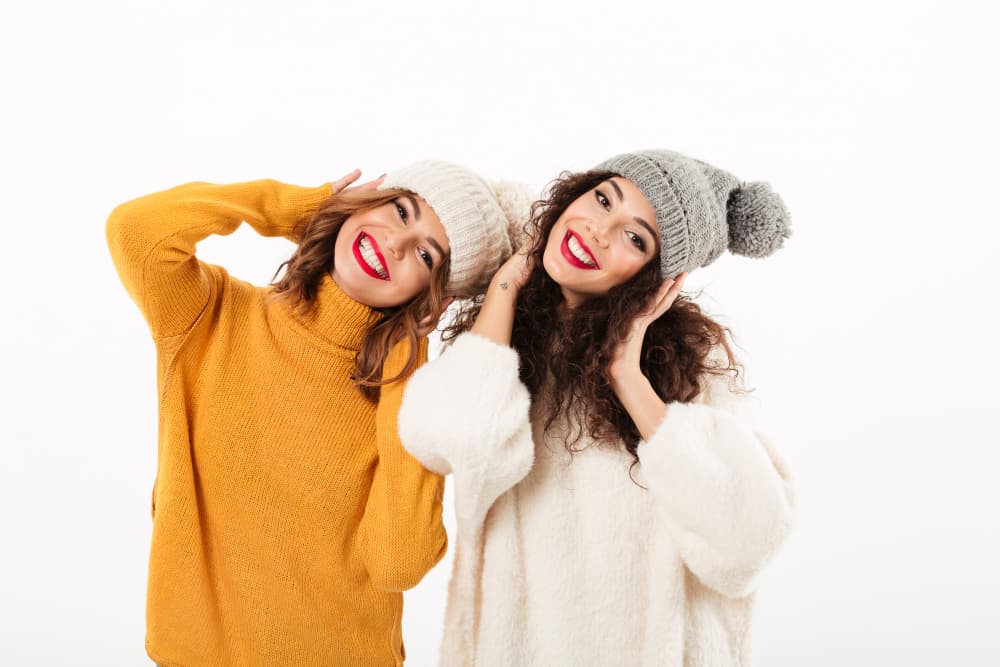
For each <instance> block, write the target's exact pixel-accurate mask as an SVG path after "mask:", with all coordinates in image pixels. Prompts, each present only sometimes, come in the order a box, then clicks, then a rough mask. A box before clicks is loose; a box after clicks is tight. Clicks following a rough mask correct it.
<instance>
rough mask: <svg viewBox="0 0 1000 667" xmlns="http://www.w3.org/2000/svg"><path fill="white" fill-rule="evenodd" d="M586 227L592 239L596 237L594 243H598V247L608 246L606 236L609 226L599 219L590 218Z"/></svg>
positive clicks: (585, 224)
mask: <svg viewBox="0 0 1000 667" xmlns="http://www.w3.org/2000/svg"><path fill="white" fill-rule="evenodd" d="M584 227H586V229H587V233H588V234H590V237H591V238H592V239H594V243H596V244H597V245H598V247H601V248H607V247H608V239H607V236H606V234H607V228H606V226H605V225H603V224H601V222H600V221H599V220H595V219H593V218H589V219H588V220H587V222H586V223H584Z"/></svg>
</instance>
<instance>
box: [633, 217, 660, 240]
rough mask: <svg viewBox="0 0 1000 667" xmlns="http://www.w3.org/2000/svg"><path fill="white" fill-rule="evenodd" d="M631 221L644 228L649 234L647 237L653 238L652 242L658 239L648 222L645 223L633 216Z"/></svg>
mask: <svg viewBox="0 0 1000 667" xmlns="http://www.w3.org/2000/svg"><path fill="white" fill-rule="evenodd" d="M633 220H635V221H636V222H638V223H639V224H640V225H642V226H643V227H645V228H646V231H647V232H649V235H650V236H652V237H653V240H654V241H655V240H657V239H658V238H659V236H658V235H657V233H656V232H654V231H653V226H652V225H651V224H649V223H648V222H646V221H645V220H643V219H642V218H640V217H639V216H635V217H634V218H633Z"/></svg>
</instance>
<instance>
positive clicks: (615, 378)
mask: <svg viewBox="0 0 1000 667" xmlns="http://www.w3.org/2000/svg"><path fill="white" fill-rule="evenodd" d="M608 376H609V379H610V380H611V388H612V390H614V392H615V393H616V394H618V395H619V398H620V397H621V396H620V395H621V393H622V392H623V391H627V390H628V389H630V388H635V387H639V386H642V385H643V384H649V378H647V377H646V376H645V375H644V374H643V372H642V369H641V368H639V364H638V362H636V363H630V362H627V361H620V362H616V363H614V364H612V365H611V367H610V368H609V369H608Z"/></svg>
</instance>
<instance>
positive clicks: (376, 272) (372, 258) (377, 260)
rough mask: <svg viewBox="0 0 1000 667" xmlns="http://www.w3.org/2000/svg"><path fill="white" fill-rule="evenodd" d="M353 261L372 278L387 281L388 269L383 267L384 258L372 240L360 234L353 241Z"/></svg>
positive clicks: (362, 233)
mask: <svg viewBox="0 0 1000 667" xmlns="http://www.w3.org/2000/svg"><path fill="white" fill-rule="evenodd" d="M354 259H355V260H357V262H358V265H359V266H360V267H361V269H362V270H363V271H364V272H365V273H367V274H368V275H369V276H371V277H372V278H376V279H378V280H389V269H387V268H386V266H385V257H383V256H382V253H381V252H380V251H379V249H378V243H377V242H376V241H375V239H374V238H372V237H371V236H369V235H368V234H365V233H364V232H361V233H360V234H358V238H357V239H356V240H355V241H354Z"/></svg>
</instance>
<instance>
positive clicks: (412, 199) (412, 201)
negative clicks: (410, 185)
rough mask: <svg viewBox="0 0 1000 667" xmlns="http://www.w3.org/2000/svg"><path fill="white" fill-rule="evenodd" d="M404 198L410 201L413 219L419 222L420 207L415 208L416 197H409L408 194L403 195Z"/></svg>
mask: <svg viewBox="0 0 1000 667" xmlns="http://www.w3.org/2000/svg"><path fill="white" fill-rule="evenodd" d="M404 196H405V197H406V198H407V199H409V200H410V206H412V207H413V217H414V218H416V219H417V220H419V219H420V207H419V206H417V199H416V197H414V196H413V195H410V194H408V195H404Z"/></svg>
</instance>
